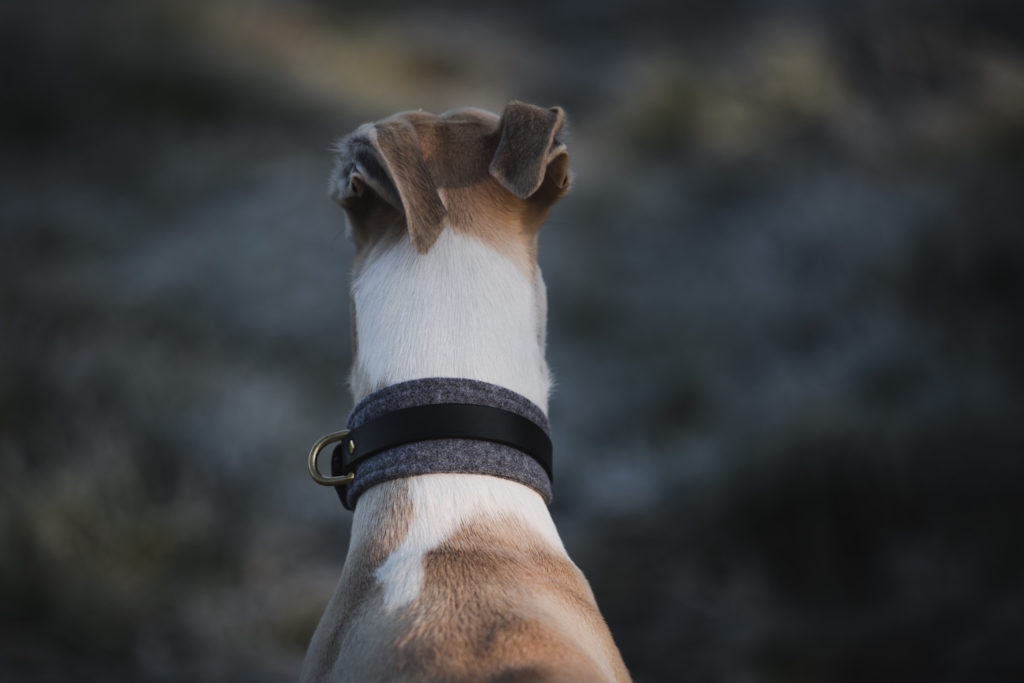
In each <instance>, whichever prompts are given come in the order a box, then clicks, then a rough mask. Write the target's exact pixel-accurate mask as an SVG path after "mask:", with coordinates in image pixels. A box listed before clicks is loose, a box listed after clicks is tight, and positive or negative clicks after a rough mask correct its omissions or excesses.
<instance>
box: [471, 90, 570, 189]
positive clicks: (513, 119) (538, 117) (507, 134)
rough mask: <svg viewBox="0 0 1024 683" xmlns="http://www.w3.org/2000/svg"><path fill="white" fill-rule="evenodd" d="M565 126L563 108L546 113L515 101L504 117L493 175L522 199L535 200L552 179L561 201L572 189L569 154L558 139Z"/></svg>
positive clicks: (492, 164) (510, 103)
mask: <svg viewBox="0 0 1024 683" xmlns="http://www.w3.org/2000/svg"><path fill="white" fill-rule="evenodd" d="M564 124H565V112H563V111H562V108H561V107H551V108H550V109H544V108H542V107H536V106H534V105H532V104H526V103H524V102H517V101H512V102H509V104H508V106H507V107H505V111H504V113H503V114H502V115H501V123H500V124H499V125H500V127H501V139H500V140H499V141H498V148H497V150H495V152H494V158H493V159H492V160H491V166H490V172H491V175H492V176H493V177H494V179H495V180H497V181H498V182H499V183H501V185H502V187H504V188H505V189H506V190H508V191H509V192H511V193H512V194H514V195H515V196H516V197H519V198H520V199H527V198H529V197H530V196H532V195H533V194H534V193H535V192H536V191H537V190H539V189H540V187H541V185H543V184H544V180H545V179H546V178H548V177H550V179H551V182H552V183H553V185H554V189H555V190H556V193H555V194H556V196H555V198H556V199H557V197H560V196H561V195H563V194H565V192H567V191H568V189H569V182H570V177H569V151H568V150H567V149H566V147H565V144H563V143H562V142H561V141H560V140H559V139H558V135H559V133H561V132H562V128H563V126H564Z"/></svg>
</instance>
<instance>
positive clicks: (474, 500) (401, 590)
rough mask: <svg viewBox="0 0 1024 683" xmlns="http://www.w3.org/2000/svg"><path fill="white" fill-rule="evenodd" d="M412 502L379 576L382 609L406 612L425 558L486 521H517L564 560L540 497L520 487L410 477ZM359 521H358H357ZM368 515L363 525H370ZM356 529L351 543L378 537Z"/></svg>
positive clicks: (367, 501)
mask: <svg viewBox="0 0 1024 683" xmlns="http://www.w3.org/2000/svg"><path fill="white" fill-rule="evenodd" d="M408 483H409V489H408V490H409V496H410V499H411V503H412V507H413V519H412V524H411V526H410V528H409V531H408V533H407V534H406V537H405V539H404V540H403V541H402V543H401V545H399V546H398V548H396V549H395V550H394V552H392V553H391V555H389V556H388V559H387V560H386V561H385V562H384V564H382V565H381V566H380V567H379V568H378V569H377V572H376V578H377V581H378V582H379V583H380V585H381V587H382V588H383V592H384V608H385V609H386V610H387V611H392V610H395V609H399V608H402V607H405V606H406V605H408V604H409V603H411V602H412V601H413V600H415V599H416V596H417V595H419V592H420V588H421V587H422V585H423V558H424V556H425V555H426V554H427V553H428V552H430V551H431V550H433V549H434V548H436V547H438V545H440V544H441V543H442V542H443V541H444V540H445V539H446V538H448V537H449V536H451V535H452V534H453V533H454V532H456V531H457V530H458V529H459V528H460V527H461V526H462V525H463V524H465V523H468V522H471V521H473V520H477V519H481V518H484V517H490V518H498V519H506V520H511V519H518V520H520V521H521V522H523V523H525V525H526V526H527V527H528V528H530V529H531V530H533V531H534V532H536V533H537V535H538V536H539V537H540V538H542V539H544V540H545V541H546V542H547V543H548V544H550V545H551V547H552V549H553V550H555V551H556V552H560V553H562V554H565V548H564V547H563V545H562V540H561V539H560V538H559V536H558V532H557V531H556V530H555V524H554V522H553V521H552V520H551V515H550V514H548V510H547V507H546V506H545V505H544V501H543V500H542V499H541V497H540V496H539V495H537V493H536V492H535V491H533V490H531V489H529V488H527V487H525V486H523V485H521V484H518V483H516V482H513V481H509V480H507V479H499V478H497V477H484V476H479V475H472V474H426V475H422V476H419V477H411V478H410V479H409V480H408ZM372 493H373V489H371V490H370V491H368V492H367V493H366V494H364V495H363V497H362V499H361V500H360V501H359V504H360V506H366V507H367V508H370V507H373V506H374V504H375V502H376V501H375V499H373V498H370V496H371V494H372ZM359 517H360V516H359V515H357V519H359ZM373 517H374V515H372V514H367V515H364V516H362V519H364V520H368V519H372V518H373ZM365 526H366V524H365V523H363V524H359V523H357V524H356V526H355V528H353V543H356V542H357V541H358V540H359V539H360V538H362V536H363V534H372V533H374V530H373V529H365V528H362V527H365Z"/></svg>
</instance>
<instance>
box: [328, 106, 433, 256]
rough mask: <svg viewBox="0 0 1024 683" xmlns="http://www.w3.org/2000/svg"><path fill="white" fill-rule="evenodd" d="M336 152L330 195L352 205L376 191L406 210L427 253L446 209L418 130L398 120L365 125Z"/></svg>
mask: <svg viewBox="0 0 1024 683" xmlns="http://www.w3.org/2000/svg"><path fill="white" fill-rule="evenodd" d="M338 152H339V161H338V164H337V165H336V166H335V168H334V172H333V173H332V174H331V184H330V187H331V198H332V199H334V200H335V201H336V202H338V203H339V204H341V205H342V206H343V207H345V208H346V209H349V210H351V209H354V208H355V206H356V205H357V204H358V203H359V202H361V201H363V200H364V197H365V195H366V193H367V192H368V191H373V192H374V193H376V194H377V195H378V196H379V197H381V198H382V199H384V200H385V201H386V202H387V203H388V204H390V205H391V206H393V207H394V208H395V210H397V211H400V212H402V213H403V214H404V215H405V222H406V225H407V227H408V230H409V237H410V238H411V239H412V243H413V246H414V247H416V251H418V252H420V253H421V254H425V253H427V251H429V250H430V247H432V246H433V245H434V242H435V241H437V238H438V236H439V235H440V234H441V231H442V230H443V229H444V221H445V218H446V217H447V215H448V212H447V211H446V210H445V208H444V204H442V203H441V198H440V197H439V196H438V192H437V188H436V187H435V186H434V182H433V180H432V179H431V177H430V171H429V170H428V169H427V165H426V163H425V162H424V161H423V157H422V155H421V154H420V149H419V143H418V140H417V137H416V130H415V129H414V128H413V127H412V126H411V125H410V124H409V123H408V122H406V121H398V120H395V121H387V122H384V123H380V124H377V125H376V126H367V127H365V128H361V129H360V130H358V131H356V133H354V134H353V135H352V136H351V137H349V138H346V139H345V140H343V141H342V142H341V143H340V144H339V145H338Z"/></svg>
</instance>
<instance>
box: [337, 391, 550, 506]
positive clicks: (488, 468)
mask: <svg viewBox="0 0 1024 683" xmlns="http://www.w3.org/2000/svg"><path fill="white" fill-rule="evenodd" d="M439 403H467V404H473V405H484V406H490V407H492V408H500V409H502V410H507V411H509V412H511V413H515V414H516V415H519V416H520V417H524V418H526V419H528V420H530V421H531V422H533V423H534V424H536V425H537V426H538V427H540V428H541V429H543V430H544V432H545V433H547V434H548V435H550V433H551V428H550V426H549V424H548V419H547V416H546V415H544V412H543V411H542V410H541V409H540V408H539V407H537V405H535V404H534V403H533V402H531V401H530V400H529V399H527V398H525V397H523V396H521V395H519V394H517V393H515V392H514V391H510V390H508V389H505V388H504V387H500V386H497V385H495V384H488V383H487V382H479V381H476V380H471V379H455V378H446V377H431V378H427V379H416V380H411V381H408V382H402V383H400V384H393V385H391V386H389V387H385V388H384V389H381V390H380V391H375V392H374V393H372V394H370V395H369V396H367V397H366V398H364V399H363V400H362V401H360V402H359V404H358V405H356V407H355V408H353V409H352V413H351V414H350V415H349V418H348V427H349V429H356V428H358V427H360V426H362V425H363V424H366V423H367V422H370V421H371V420H375V419H377V418H378V417H381V416H382V415H386V414H388V413H392V412H394V411H396V410H402V409H403V408H411V407H413V406H423V405H435V404H439ZM437 473H449V474H450V473H467V474H489V475H492V476H495V477H501V478H503V479H511V480H512V481H516V482H519V483H520V484H525V485H526V486H529V487H530V488H532V489H533V490H534V491H536V492H537V493H539V494H540V496H541V498H543V499H544V502H545V503H550V502H551V480H550V479H549V478H548V475H547V473H546V472H545V471H544V468H543V467H542V466H541V465H540V463H538V462H537V461H536V460H534V459H533V458H531V457H530V456H529V455H527V454H525V453H523V452H521V451H519V450H517V449H515V448H513V447H512V446H506V445H505V444H500V443H495V442H492V441H480V440H474V439H434V440H431V441H419V442H416V443H409V444H404V445H401V446H396V447H394V448H391V449H388V450H386V451H382V452H380V453H377V454H375V455H374V456H372V457H370V458H368V459H366V460H364V461H363V462H361V463H360V464H359V466H358V468H357V470H356V477H355V480H354V481H353V482H352V483H351V484H349V485H348V486H347V487H345V489H344V493H343V494H342V496H341V498H342V503H343V504H344V505H345V507H346V508H348V509H349V510H353V509H355V506H356V502H357V501H358V500H359V496H361V495H362V494H363V493H364V492H365V491H366V490H368V489H369V488H371V487H373V486H376V485H377V484H381V483H383V482H385V481H389V480H391V479H400V478H403V477H411V476H415V475H419V474H437Z"/></svg>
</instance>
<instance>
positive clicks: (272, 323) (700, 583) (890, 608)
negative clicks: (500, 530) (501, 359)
mask: <svg viewBox="0 0 1024 683" xmlns="http://www.w3.org/2000/svg"><path fill="white" fill-rule="evenodd" d="M1022 28H1024V10H1022V9H1021V6H1019V4H1015V3H1009V2H996V1H995V0H983V1H980V2H979V1H968V0H936V1H934V2H916V1H914V0H893V1H890V2H881V1H867V0H864V1H861V2H846V3H834V2H826V1H825V0H821V1H820V2H813V1H812V0H802V1H801V0H773V1H772V2H752V1H750V2H747V1H742V0H719V1H718V2H714V3H662V2H655V1H654V0H639V1H637V2H632V3H628V4H627V3H610V2H579V1H578V0H546V1H545V2H538V1H534V0H524V1H521V2H518V3H515V4H508V5H502V6H488V5H484V4H481V3H479V2H472V3H471V2H464V1H461V0H449V1H448V2H442V3H430V4H429V5H426V4H421V3H413V2H402V1H397V0H378V1H377V2H373V3H361V4H358V5H356V4H353V3H335V2H327V1H326V0H324V1H321V2H312V1H308V2H299V1H292V2H284V1H283V0H282V1H279V2H272V1H269V0H266V1H263V2H231V1H227V0H222V1H217V2H198V1H195V2H192V1H189V2H173V1H171V0H167V1H165V2H145V3H144V2H129V1H128V0H122V1H119V2H115V1H109V2H72V1H71V0H62V1H58V0H44V1H37V2H32V3H4V4H3V5H2V6H0V54H2V56H3V85H4V87H3V91H4V106H3V107H0V118H2V120H3V127H2V133H0V135H2V143H3V150H4V151H3V154H2V156H0V212H2V213H0V216H2V228H0V324H2V329H3V334H2V335H0V542H2V552H0V679H3V680H5V681H51V680H53V681H56V680H68V679H69V678H74V679H75V680H80V681H94V680H95V681H99V680H102V681H118V680H124V681H129V680H130V681H176V680H193V681H238V680H251V681H282V680H292V679H294V678H295V676H296V675H297V671H298V664H299V661H300V659H301V656H302V653H303V650H304V647H305V644H306V642H307V639H308V638H309V635H310V634H311V632H312V629H313V626H314V625H315V623H316V620H317V619H318V618H319V614H320V610H321V609H322V607H323V605H324V603H325V601H326V599H327V597H328V595H329V593H330V591H331V589H332V588H333V584H334V582H335V581H336V579H337V576H338V573H339V569H340V565H341V562H342V559H343V557H344V552H345V546H346V543H347V533H348V524H349V519H348V515H347V513H344V512H343V511H342V510H341V509H340V508H339V507H338V505H337V501H336V499H335V498H334V495H333V494H332V493H330V492H327V491H323V490H318V489H315V487H314V485H313V484H312V483H311V482H310V481H309V480H308V478H307V475H306V474H305V472H304V462H303V459H304V456H305V450H306V448H307V447H308V444H309V442H311V441H312V440H313V439H314V438H315V437H317V436H319V435H320V434H321V433H323V432H326V431H329V430H331V429H333V428H336V427H337V426H338V425H340V424H341V422H342V421H343V419H344V416H345V414H346V412H347V410H348V408H349V407H350V399H349V396H348V393H347V390H346V389H345V382H344V377H345V372H346V370H347V366H348V363H349V349H348V329H347V325H348V319H347V311H346V300H347V296H346V287H347V268H348V263H349V258H350V255H351V254H350V250H349V247H348V244H347V243H346V241H345V239H344V236H343V234H344V233H343V223H342V213H341V211H340V210H339V209H337V208H336V207H333V206H332V205H330V203H329V202H328V201H327V200H326V198H325V196H324V195H325V192H324V184H325V179H326V174H327V170H328V168H329V157H328V153H327V149H328V146H329V143H330V142H331V140H332V139H333V138H334V137H336V136H338V135H340V134H342V133H344V132H347V131H348V130H350V129H351V128H353V127H354V126H355V125H356V124H358V123H360V122H362V121H365V120H373V119H376V118H380V117H382V116H384V115H387V114H390V113H392V112H394V111H399V110H403V109H413V108H421V107H422V108H424V109H427V110H431V111H435V112H440V111H444V110H447V109H451V108H456V107H461V106H469V105H473V106H482V107H485V108H488V109H491V110H500V109H501V107H502V106H503V105H504V103H505V102H506V101H507V100H509V99H512V98H519V99H525V100H528V101H533V102H537V103H540V104H556V103H557V104H562V105H564V106H565V107H566V108H567V109H568V110H569V113H570V116H571V117H572V119H573V122H574V133H573V138H572V143H571V151H572V153H573V165H574V169H575V172H576V184H575V188H574V191H573V193H572V194H571V195H570V196H569V197H568V198H567V199H566V200H564V201H563V202H562V204H561V205H560V206H559V207H558V208H557V210H556V212H555V213H554V214H553V217H552V220H551V221H550V223H549V225H548V226H547V227H546V228H545V230H544V233H543V241H542V254H541V259H542V266H543V268H544V272H545V275H546V278H547V280H548V285H549V291H550V297H551V334H550V340H549V344H550V351H549V356H550V358H551V360H552V364H553V367H554V370H555V373H556V376H557V378H558V388H557V392H556V394H555V397H554V400H553V403H552V419H553V423H554V426H555V429H556V433H555V437H556V447H557V449H558V452H559V462H558V470H559V477H558V479H559V487H558V490H557V493H556V501H555V505H554V513H555V516H556V521H557V522H558V524H559V526H560V528H561V529H562V532H563V536H564V538H565V540H566V543H567V545H568V547H569V549H570V551H571V553H572V554H573V556H574V557H575V558H576V559H577V561H578V562H579V564H580V565H581V566H582V568H583V569H584V570H585V571H586V572H587V574H588V576H589V577H590V578H591V581H592V583H593V586H594V589H595V592H596V593H597V595H598V599H599V601H600V603H601V606H602V608H603V610H604V612H605V614H606V616H607V618H608V621H609V622H610V624H611V626H612V630H613V632H614V634H615V636H616V638H617V640H618V642H619V643H620V646H621V648H622V650H623V654H624V656H625V658H626V661H627V663H628V664H629V665H630V667H631V669H632V671H633V672H634V674H635V676H636V678H637V679H638V680H640V681H660V680H691V681H823V680H828V681H863V680H872V681H881V680H899V681H907V680H922V681H929V682H941V681H1010V680H1024V655H1022V654H1021V639H1022V636H1024V544H1022V542H1021V529H1022V522H1024V505H1022V503H1021V502H1020V498H1021V483H1022V482H1024V460H1022V455H1024V453H1022V446H1024V419H1022V416H1024V360H1022V354H1021V348H1022V344H1024V322H1022V320H1024V318H1022V316H1021V303H1020V302H1021V301H1022V298H1024V231H1022V222H1021V216H1022V213H1024V199H1022V189H1024V182H1022V181H1024V174H1022V169H1024V42H1022V40H1021V38H1022V34H1024V31H1022Z"/></svg>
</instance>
